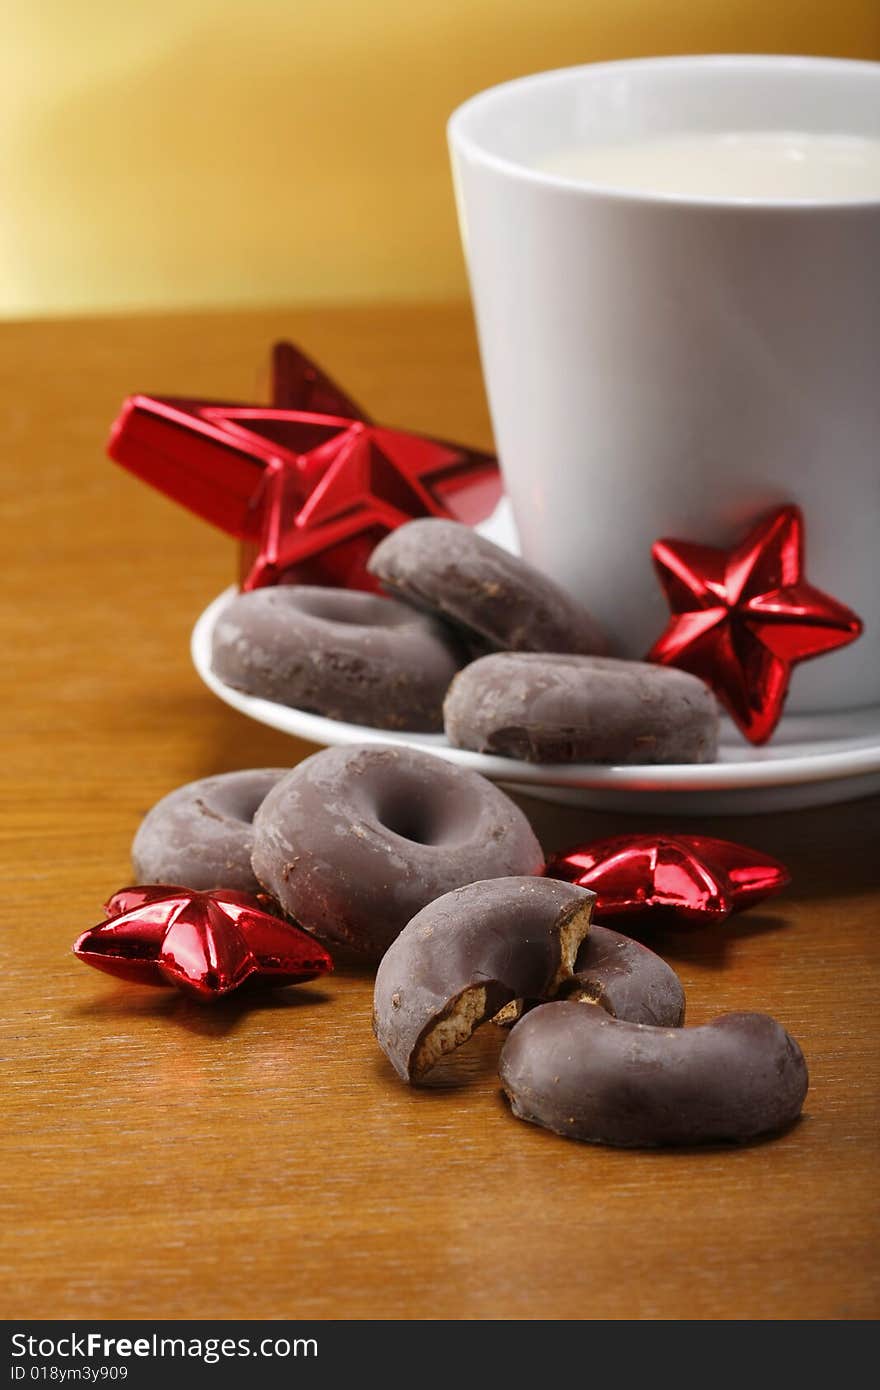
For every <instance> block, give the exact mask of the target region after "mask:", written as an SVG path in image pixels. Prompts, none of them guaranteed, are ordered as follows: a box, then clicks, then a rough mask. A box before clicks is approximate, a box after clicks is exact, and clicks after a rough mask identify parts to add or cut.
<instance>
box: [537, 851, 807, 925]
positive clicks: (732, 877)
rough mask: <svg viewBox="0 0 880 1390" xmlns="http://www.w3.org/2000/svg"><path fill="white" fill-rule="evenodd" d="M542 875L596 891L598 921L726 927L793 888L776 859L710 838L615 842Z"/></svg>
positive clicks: (571, 854)
mask: <svg viewBox="0 0 880 1390" xmlns="http://www.w3.org/2000/svg"><path fill="white" fill-rule="evenodd" d="M545 873H546V874H547V875H548V877H550V878H561V879H565V880H566V882H568V883H576V884H578V886H579V887H581V888H591V889H592V890H593V892H594V893H595V894H596V905H595V909H594V916H595V917H596V919H597V920H601V921H606V920H608V919H610V918H612V917H628V916H633V915H643V914H645V913H648V914H654V913H662V914H663V915H664V917H665V919H666V920H667V921H668V920H670V919H678V920H680V921H682V922H696V923H708V922H721V921H723V920H724V918H725V917H729V916H730V914H731V912H741V911H742V910H743V908H746V907H751V906H752V904H753V903H757V902H760V901H761V899H762V898H766V897H768V896H769V895H770V894H771V893H777V892H778V891H779V890H780V889H781V888H784V887H785V886H786V885H787V884H788V883H790V882H791V877H790V875H789V872H788V870H787V869H786V867H785V865H784V864H781V863H780V862H779V860H778V859H771V858H770V856H769V855H767V854H760V853H759V852H758V850H754V849H746V848H745V846H743V845H737V844H734V843H733V842H732V841H731V840H716V839H713V838H712V837H711V836H709V835H613V836H611V837H610V838H609V839H606V840H594V841H593V842H592V843H591V844H588V845H578V846H577V847H576V848H574V849H570V850H567V851H565V853H562V854H557V855H554V856H553V858H551V859H550V861H549V862H548V864H547V867H546V869H545Z"/></svg>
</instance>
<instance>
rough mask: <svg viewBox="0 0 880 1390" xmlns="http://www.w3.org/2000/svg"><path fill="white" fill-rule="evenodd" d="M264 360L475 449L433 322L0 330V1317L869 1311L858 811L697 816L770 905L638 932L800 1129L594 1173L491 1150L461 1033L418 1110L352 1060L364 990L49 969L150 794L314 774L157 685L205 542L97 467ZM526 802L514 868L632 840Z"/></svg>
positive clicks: (440, 332) (478, 405)
mask: <svg viewBox="0 0 880 1390" xmlns="http://www.w3.org/2000/svg"><path fill="white" fill-rule="evenodd" d="M281 335H287V336H290V337H292V338H293V339H295V340H297V341H299V342H301V343H302V344H303V345H304V346H305V347H306V348H307V349H309V350H310V351H311V352H313V354H314V355H316V356H317V357H318V358H319V360H322V361H323V362H324V363H325V364H326V365H327V366H329V367H330V368H331V369H332V370H333V372H334V374H336V375H337V376H338V378H339V379H340V380H341V381H342V382H343V383H345V384H346V385H347V386H348V387H349V388H350V389H351V391H352V392H353V394H354V395H355V396H356V397H357V398H359V399H362V400H364V401H365V402H367V403H369V405H370V407H371V408H372V409H373V411H374V412H375V414H376V416H377V417H378V418H380V419H382V420H384V421H386V422H388V423H393V424H399V425H403V426H412V427H415V428H421V429H423V430H425V431H432V430H433V431H436V432H438V433H441V434H444V435H446V436H447V437H452V438H455V437H458V438H461V439H464V440H469V441H470V442H472V443H474V444H481V445H488V444H489V429H488V421H487V416H486V412H485V406H484V402H483V396H482V390H481V385H480V378H479V371H478V365H477V359H476V352H475V347H474V341H473V334H472V328H471V322H470V318H469V315H468V313H467V311H466V310H465V309H464V308H463V307H457V306H452V307H447V308H437V307H430V306H413V307H409V308H405V309H394V308H381V309H380V308H364V307H361V308H353V309H350V310H349V309H346V310H342V309H339V310H335V309H334V310H332V311H317V310H309V311H302V312H300V311H294V310H291V311H287V312H284V311H277V312H263V313H252V314H246V315H231V314H222V315H193V316H188V317H140V318H121V319H116V320H113V319H105V320H95V321H79V322H65V323H29V324H19V325H6V326H4V327H2V328H0V382H2V406H3V409H2V419H0V429H2V456H3V469H2V485H3V488H4V492H5V496H4V509H3V548H4V551H5V561H6V566H5V568H6V574H7V579H6V585H7V589H6V599H5V602H4V605H3V609H4V626H5V637H4V642H3V654H4V658H5V660H4V662H3V664H2V677H0V679H2V693H3V696H4V697H5V705H4V708H5V714H4V719H3V725H4V734H5V735H6V737H7V744H6V749H5V751H4V754H3V765H4V770H5V774H6V775H5V778H4V787H3V827H2V834H3V847H4V854H3V875H4V888H3V902H4V911H3V918H4V928H3V945H4V948H5V950H4V965H3V969H2V975H0V979H2V984H3V986H4V990H5V998H4V1003H3V1006H2V1009H0V1020H2V1025H0V1026H2V1028H3V1033H4V1042H3V1049H2V1055H3V1058H4V1062H5V1063H6V1066H5V1085H6V1098H5V1100H4V1103H3V1124H2V1133H0V1143H2V1150H3V1161H2V1172H3V1195H2V1202H3V1209H2V1213H0V1214H2V1217H3V1221H2V1225H3V1228H4V1235H5V1237H6V1240H5V1246H6V1249H5V1253H4V1255H3V1260H2V1266H0V1288H2V1289H3V1294H2V1300H3V1306H2V1308H0V1313H2V1315H3V1316H5V1317H7V1318H11V1317H16V1318H22V1317H43V1318H51V1317H61V1318H91V1319H94V1318H98V1317H108V1316H111V1315H114V1316H117V1317H145V1318H161V1317H165V1318H186V1317H226V1318H231V1317H251V1318H261V1317H271V1318H278V1317H318V1318H326V1319H329V1318H340V1317H342V1318H344V1317H355V1318H386V1319H387V1318H505V1319H508V1318H529V1319H534V1318H567V1319H581V1318H584V1319H593V1318H648V1319H651V1318H663V1319H668V1318H673V1319H680V1318H724V1319H734V1318H739V1319H743V1318H744V1319H778V1318H802V1319H815V1318H821V1319H826V1318H845V1319H852V1318H864V1317H874V1316H876V1315H877V1313H878V1302H880V1300H878V1282H880V1281H878V1264H880V1260H878V1200H877V1197H878V1190H877V1189H878V1183H877V1179H878V1123H877V1110H878V1104H877V1102H878V1086H877V1079H878V1062H877V1051H878V1049H877V1032H878V1028H877V998H878V994H880V972H878V944H880V930H878V928H880V922H878V909H880V871H878V856H877V844H878V829H880V804H878V802H877V801H876V800H873V801H867V800H863V801H856V802H853V803H851V804H849V805H847V806H840V807H833V808H830V809H825V810H818V811H805V812H799V813H792V814H788V815H773V816H770V817H753V818H750V819H737V820H733V819H730V820H724V821H720V820H719V821H712V822H711V824H710V826H708V827H705V828H710V829H711V830H712V831H714V832H715V833H719V834H726V835H730V836H732V837H735V838H738V839H741V840H743V841H744V842H746V843H751V844H753V845H755V846H756V847H758V848H761V849H764V850H766V851H769V852H770V853H773V854H777V855H779V856H781V857H782V858H783V859H784V860H786V861H787V863H788V864H789V865H790V867H791V869H792V872H793V875H794V883H793V886H792V888H791V889H790V890H789V891H788V892H787V893H786V894H785V895H784V896H782V897H780V898H778V899H776V900H774V901H773V902H771V903H768V904H766V905H764V906H762V907H760V908H758V909H757V910H755V911H753V912H750V913H747V914H745V915H743V916H742V917H740V918H738V919H736V920H734V921H733V922H732V923H731V924H729V925H727V926H722V927H718V928H715V929H711V930H705V931H702V932H696V931H691V932H678V933H672V932H669V933H666V934H665V935H664V936H663V937H662V938H658V939H657V940H656V941H655V943H654V944H656V945H658V947H659V949H660V950H661V951H662V952H663V953H664V954H665V955H666V956H667V957H668V959H669V960H670V961H671V962H672V963H673V964H674V965H675V967H676V969H677V970H678V971H679V972H680V974H681V977H682V980H683V982H684V985H685V987H686V989H687V993H688V1013H689V1019H690V1021H691V1022H693V1023H699V1022H703V1021H705V1020H706V1019H708V1018H710V1017H712V1016H713V1015H715V1014H718V1013H721V1012H724V1011H725V1010H729V1009H761V1010H766V1011H768V1012H770V1013H773V1014H775V1015H776V1016H777V1017H778V1018H779V1019H780V1020H781V1021H782V1022H783V1023H784V1024H785V1025H786V1026H787V1027H788V1028H789V1029H790V1030H791V1031H792V1032H793V1033H794V1034H795V1036H796V1037H797V1038H798V1039H799V1040H800V1042H801V1044H802V1045H803V1048H804V1051H805V1053H806V1055H807V1058H808V1061H809V1064H810V1070H811V1078H812V1084H811V1089H810V1093H809V1096H808V1099H807V1105H806V1111H805V1115H804V1118H803V1120H802V1121H801V1122H800V1123H799V1124H798V1125H797V1126H796V1127H795V1128H794V1129H793V1130H791V1131H790V1132H789V1133H787V1134H785V1135H784V1136H783V1137H782V1138H779V1139H776V1140H774V1141H772V1142H765V1143H759V1144H755V1145H752V1146H751V1147H747V1148H742V1149H719V1148H713V1149H709V1150H706V1151H697V1152H691V1151H688V1152H664V1153H651V1152H644V1153H639V1152H620V1151H615V1150H612V1149H602V1148H594V1147H589V1146H579V1145H577V1144H575V1143H571V1142H567V1141H565V1140H563V1139H559V1138H556V1137H555V1136H553V1135H551V1134H549V1133H546V1132H544V1131H542V1130H539V1129H537V1128H534V1127H532V1126H529V1125H525V1124H522V1123H520V1122H518V1121H516V1120H514V1119H513V1118H512V1116H511V1115H510V1114H509V1112H508V1109H507V1106H506V1104H505V1102H504V1100H503V1098H502V1096H501V1094H500V1091H499V1085H498V1080H497V1074H496V1069H495V1063H496V1056H497V1050H498V1046H499V1039H498V1036H497V1030H495V1029H492V1028H486V1029H484V1030H483V1031H482V1032H481V1034H480V1035H478V1038H477V1039H476V1040H475V1041H474V1043H473V1044H472V1045H471V1046H470V1047H469V1049H468V1050H467V1053H466V1054H463V1055H462V1056H461V1057H460V1058H458V1059H457V1060H456V1063H455V1064H454V1066H453V1067H452V1069H451V1071H450V1072H449V1074H448V1075H447V1078H446V1080H447V1082H448V1083H449V1084H448V1085H446V1086H445V1087H442V1088H439V1087H438V1088H432V1089H426V1090H422V1091H413V1090H409V1089H407V1088H406V1087H405V1086H403V1085H402V1084H401V1083H400V1082H398V1081H397V1080H396V1078H395V1077H394V1075H393V1074H392V1072H391V1069H390V1067H389V1065H388V1064H387V1063H386V1061H385V1059H384V1057H383V1056H382V1055H381V1053H380V1052H379V1051H378V1048H377V1047H376V1044H375V1042H374V1040H373V1037H372V1033H371V1030H370V1000H371V981H370V978H369V976H368V975H367V974H366V973H358V972H356V971H352V970H343V971H340V972H339V973H338V974H337V975H335V976H333V977H331V978H330V979H329V981H328V982H326V983H322V984H321V985H320V986H318V985H314V986H305V987H303V988H301V989H300V990H298V991H294V990H290V991H288V992H287V993H286V994H285V993H281V994H279V995H278V996H277V997H275V998H268V999H267V1000H266V1002H264V1003H263V1004H261V1005H260V1006H259V1007H250V1008H243V1007H241V1006H240V1005H239V1004H237V1003H236V1002H235V1001H234V1000H233V1001H229V1002H227V1003H226V1004H225V1005H222V1006H219V1007H215V1008H203V1007H199V1006H198V1005H196V1004H193V1003H190V1002H187V1001H186V1000H185V999H184V998H183V997H182V996H180V995H178V994H176V993H174V992H171V991H158V990H156V991H150V990H148V989H139V988H137V987H134V986H124V985H122V984H119V985H115V984H114V982H113V981H112V980H110V979H109V978H108V977H103V976H101V975H99V974H97V973H95V972H93V971H90V970H87V969H85V968H84V967H83V966H81V965H79V964H78V963H77V962H76V961H75V960H74V959H73V957H72V956H71V955H70V945H71V942H72V941H73V939H74V937H75V936H76V935H77V934H78V933H79V932H80V931H82V930H83V929H84V928H85V927H87V926H90V925H92V924H93V923H95V922H97V921H99V920H100V917H101V911H100V907H101V903H102V901H103V900H104V899H105V898H106V897H107V895H108V894H109V893H110V892H111V891H112V890H114V889H115V888H117V887H119V886H121V885H122V884H124V883H126V882H128V880H129V878H130V866H129V859H128V850H129V845H130V842H131V838H132V835H133V833H134V831H135V829H136V827H137V824H138V821H139V819H140V817H141V816H142V814H143V813H144V812H145V811H146V810H147V808H148V807H149V806H150V805H151V804H152V803H153V802H154V801H156V800H157V799H158V798H159V797H160V796H161V795H163V794H164V793H165V792H167V791H169V790H170V789H171V788H172V787H174V786H176V785H177V784H178V783H181V782H185V781H188V780H190V779H192V778H196V777H202V776H205V775H207V774H209V773H213V772H223V771H227V770H229V769H232V768H241V767H249V766H260V765H269V764H294V763H295V762H297V761H298V760H299V759H300V758H301V757H302V756H303V755H304V754H305V753H307V752H308V751H310V750H309V748H308V747H307V745H304V744H300V743H297V742H293V741H291V740H290V739H287V738H285V737H284V736H283V735H281V734H279V733H275V732H272V731H270V730H267V729H264V728H261V727H258V726H256V725H254V724H252V723H249V722H248V721H247V720H246V719H245V718H244V717H243V716H240V715H238V714H236V713H234V712H233V711H232V710H230V709H228V708H226V707H225V706H224V705H221V704H220V703H219V702H218V701H217V700H216V699H215V698H214V697H213V696H212V695H211V694H209V692H208V691H207V690H206V689H205V688H204V687H203V686H202V685H201V684H200V682H199V681H198V679H197V677H196V675H195V673H194V671H193V670H192V668H191V666H190V662H189V656H188V646H187V644H188V638H189V631H190V628H191V626H192V622H193V620H194V618H195V616H196V615H197V614H198V613H199V612H200V611H201V609H202V608H203V607H204V605H205V604H206V602H207V601H208V600H209V599H211V598H212V597H213V596H214V595H215V594H216V593H217V592H218V591H219V590H220V589H221V588H222V587H223V586H225V585H226V584H227V583H228V582H229V581H230V578H231V577H232V575H233V571H234V564H235V553H234V546H233V544H232V542H230V541H229V540H228V539H226V538H225V537H223V536H221V535H220V534H219V533H216V532H214V531H212V530H211V529H210V528H209V527H208V526H206V525H205V524H204V523H202V522H200V521H198V520H196V519H195V518H193V517H191V516H190V515H189V514H188V513H186V512H184V511H183V510H182V509H180V508H179V507H177V506H175V505H174V504H173V503H171V502H168V501H166V500H165V499H164V498H163V497H161V496H159V495H158V494H156V493H154V492H153V491H152V490H151V489H149V488H148V487H146V486H144V485H143V484H141V483H139V482H137V481H136V480H135V479H134V478H132V477H130V476H129V475H128V474H126V473H125V472H123V471H122V470H121V469H119V468H117V467H116V466H114V465H113V464H111V463H109V462H108V461H107V459H106V458H105V456H104V452H103V447H104V440H105V437H106V434H107V429H108V426H109V423H110V421H111V420H112V418H113V416H114V414H115V412H116V410H117V408H118V406H119V403H120V401H121V400H122V398H123V396H124V395H125V394H126V393H128V392H130V391H134V390H145V391H154V392H157V393H161V392H167V393H178V394H191V395H194V396H198V395H200V394H201V395H205V396H213V397H221V398H223V397H227V398H245V399H247V398H251V399H255V400H259V399H262V398H263V397H262V396H261V394H260V393H261V391H262V390H264V389H265V380H266V373H265V369H264V363H265V358H266V351H267V347H268V345H269V343H270V341H271V340H272V339H273V338H274V337H276V336H281ZM10 586H11V592H10ZM522 804H523V806H524V807H525V808H526V810H527V811H528V812H529V814H530V815H531V816H532V817H533V820H534V822H535V825H536V828H537V829H538V832H539V834H540V835H541V837H542V839H543V841H544V842H545V844H546V846H547V847H548V848H552V847H557V846H559V845H560V844H562V843H564V842H569V841H572V840H577V839H579V838H585V837H588V836H592V835H596V834H607V833H611V832H613V831H615V830H618V829H622V828H637V827H639V826H640V825H641V824H642V822H641V821H639V820H638V819H634V818H623V817H611V816H608V815H598V814H588V813H585V812H576V811H572V810H567V811H564V810H562V809H559V808H551V807H548V806H546V805H542V804H540V803H538V802H528V801H526V800H523V803H522ZM655 823H656V822H655ZM678 823H679V824H680V825H683V824H684V822H681V821H679V822H678ZM453 1083H456V1084H453ZM458 1083H461V1084H458Z"/></svg>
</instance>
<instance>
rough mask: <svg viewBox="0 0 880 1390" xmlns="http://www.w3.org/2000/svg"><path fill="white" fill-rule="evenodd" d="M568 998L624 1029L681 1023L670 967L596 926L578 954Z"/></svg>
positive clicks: (680, 1001) (677, 985)
mask: <svg viewBox="0 0 880 1390" xmlns="http://www.w3.org/2000/svg"><path fill="white" fill-rule="evenodd" d="M568 994H569V996H570V997H571V996H575V997H577V998H578V999H581V1000H586V1001H589V1002H590V1003H593V1004H599V1005H601V1007H602V1008H603V1009H604V1010H605V1012H606V1013H609V1014H610V1015H611V1017H612V1018H620V1019H624V1020H625V1021H626V1022H627V1023H648V1024H652V1025H653V1026H655V1027H658V1028H680V1027H681V1025H682V1024H683V1023H684V1009H685V998H684V990H683V989H682V987H681V981H680V980H679V978H678V976H677V975H676V973H675V971H674V970H673V969H672V967H671V966H670V965H667V964H666V961H665V960H662V959H661V958H660V956H658V955H657V954H656V953H655V952H654V951H650V950H649V949H648V947H647V946H643V945H642V944H641V942H639V941H633V940H632V938H631V937H629V936H621V935H620V933H619V932H616V931H609V929H608V928H607V927H600V926H599V925H598V923H594V925H593V926H591V927H590V933H589V935H588V936H587V938H586V940H585V941H584V943H583V945H582V946H581V948H580V950H579V951H578V954H577V960H576V961H575V964H574V971H573V973H572V982H571V986H570V988H569V990H568Z"/></svg>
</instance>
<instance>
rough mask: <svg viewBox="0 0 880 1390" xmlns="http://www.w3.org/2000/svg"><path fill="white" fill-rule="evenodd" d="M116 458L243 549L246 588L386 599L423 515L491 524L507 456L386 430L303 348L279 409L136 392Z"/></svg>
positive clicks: (286, 349) (275, 384) (282, 365)
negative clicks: (406, 538) (351, 591)
mask: <svg viewBox="0 0 880 1390" xmlns="http://www.w3.org/2000/svg"><path fill="white" fill-rule="evenodd" d="M107 449H108V453H109V454H110V457H111V458H113V459H115V460H116V462H117V463H121V464H123V465H124V467H126V468H128V469H129V470H130V471H131V472H133V473H136V474H137V475H138V477H140V478H142V479H144V481H146V482H148V483H151V484H152V485H153V486H154V487H157V488H158V489H159V490H160V491H161V492H164V493H166V494H167V495H168V496H169V497H172V498H174V499H175V501H177V502H180V503H182V504H183V505H184V506H186V507H188V508H189V509H190V510H191V511H194V512H195V513H196V514H197V515H198V516H201V517H203V518H204V519H205V520H206V521H210V522H212V523H213V525H215V526H219V527H220V529H221V530H223V531H226V532H228V533H229V534H230V535H233V536H235V537H237V538H238V539H239V540H240V541H241V582H242V587H243V588H244V589H255V588H260V587H262V586H264V585H268V584H277V583H279V582H280V581H285V582H298V583H309V584H326V585H331V586H336V587H346V588H357V589H376V588H377V581H376V580H375V579H374V578H373V577H372V576H371V575H369V574H368V573H367V569H366V563H367V560H368V559H369V556H370V553H371V551H372V550H373V548H374V547H375V546H376V545H377V544H378V542H379V541H380V540H381V539H382V537H383V536H385V535H387V533H388V532H389V531H392V530H394V529H395V527H397V526H400V525H401V524H402V523H403V522H405V521H411V520H412V519H413V518H414V517H425V516H439V517H451V518H453V519H454V520H457V521H464V522H467V523H468V524H470V525H473V524H475V523H476V522H478V521H482V520H483V519H484V517H486V516H488V515H489V514H490V513H491V512H492V510H493V508H494V507H495V506H496V504H497V502H498V499H499V498H500V496H501V481H500V474H499V471H498V463H497V460H496V459H495V458H494V457H493V456H492V455H491V454H486V453H481V452H479V451H478V450H475V449H468V448H465V447H463V446H462V445H459V444H450V443H447V442H446V441H444V440H439V439H433V438H427V437H424V436H421V435H416V434H410V433H406V432H404V431H401V430H392V429H386V428H384V427H381V426H379V425H375V424H374V423H373V422H372V421H371V420H370V418H369V416H368V415H367V414H366V413H365V412H364V411H363V410H362V409H361V408H360V406H358V405H357V404H356V403H355V402H354V401H353V400H352V399H351V397H350V396H348V395H347V394H346V393H345V392H344V391H343V390H342V389H341V388H340V387H339V386H337V385H336V383H335V382H334V381H333V380H332V379H331V378H330V377H328V376H327V375H326V373H324V372H323V371H322V370H321V368H320V367H318V366H317V364H316V363H314V362H312V361H311V360H310V359H309V358H308V357H306V356H305V354H304V353H302V352H301V351H300V350H299V349H298V348H295V347H294V346H293V345H292V344H290V343H278V344H276V345H275V348H274V349H273V356H272V405H271V406H255V405H237V404H233V403H229V402H225V403H224V402H219V401H204V400H190V399H183V398H177V397H170V396H156V397H153V396H141V395H137V396H130V397H129V398H128V399H127V400H126V401H125V403H124V405H123V407H122V410H121V412H120V414H119V416H118V418H117V420H116V422H115V423H114V425H113V428H112V431H111V434H110V441H109V443H108V446H107Z"/></svg>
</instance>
